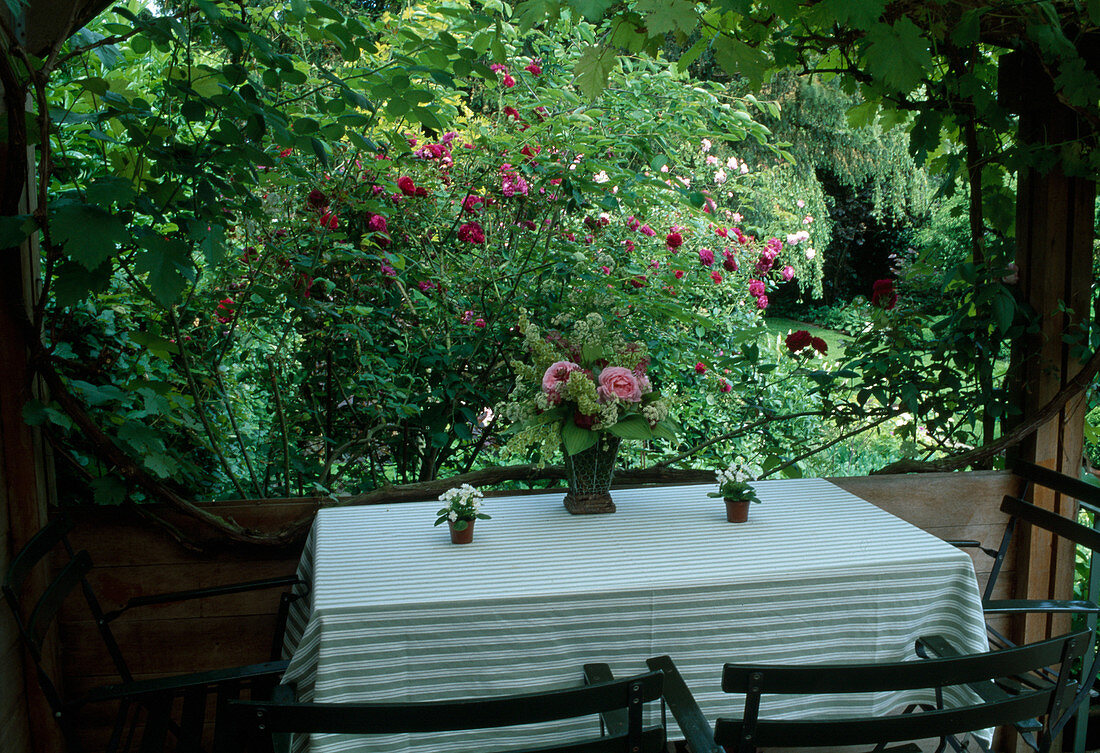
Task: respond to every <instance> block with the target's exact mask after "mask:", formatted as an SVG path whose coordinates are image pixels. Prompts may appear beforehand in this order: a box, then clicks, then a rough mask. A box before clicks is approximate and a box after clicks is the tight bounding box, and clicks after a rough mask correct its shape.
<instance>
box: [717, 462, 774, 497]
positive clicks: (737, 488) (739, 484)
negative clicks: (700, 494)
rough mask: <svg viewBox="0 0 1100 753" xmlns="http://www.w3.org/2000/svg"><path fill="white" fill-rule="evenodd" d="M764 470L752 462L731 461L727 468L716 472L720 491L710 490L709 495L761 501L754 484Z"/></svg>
mask: <svg viewBox="0 0 1100 753" xmlns="http://www.w3.org/2000/svg"><path fill="white" fill-rule="evenodd" d="M762 473H763V470H762V469H761V468H760V467H759V466H756V465H753V464H751V463H744V464H739V463H737V462H736V461H735V462H733V463H730V465H729V467H728V468H726V469H725V470H719V471H716V472H715V474H714V475H715V479H716V480H717V481H718V491H716V492H708V493H707V496H708V497H721V498H722V499H728V500H740V501H747V502H759V501H760V498H759V497H757V496H756V489H754V488H753V486H752V484H753V482H754V481H756V480H757V479H758V478H759V477H760V475H761V474H762Z"/></svg>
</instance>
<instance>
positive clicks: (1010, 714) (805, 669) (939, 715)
mask: <svg viewBox="0 0 1100 753" xmlns="http://www.w3.org/2000/svg"><path fill="white" fill-rule="evenodd" d="M1091 635H1092V631H1091V630H1083V631H1079V632H1076V633H1071V634H1069V635H1065V636H1061V637H1059V638H1054V639H1051V640H1048V641H1043V642H1041V643H1035V644H1031V645H1027V646H1018V647H1014V648H1009V649H1005V650H1001V651H991V652H988V653H983V654H972V655H963V656H952V657H949V658H941V659H927V660H919V661H908V662H892V663H888V664H881V663H880V664H849V665H824V664H807V665H802V666H791V665H759V664H757V665H746V664H727V665H725V668H724V670H723V673H722V689H723V690H724V691H726V692H729V693H743V694H745V703H744V710H743V713H742V718H741V719H726V718H723V719H719V720H718V723H717V724H716V725H715V742H717V743H718V744H719V745H722V746H724V747H725V748H726V749H727V750H729V751H731V753H732V752H733V751H737V753H750V752H751V751H753V750H754V749H755V748H756V747H781V748H785V747H821V746H842V745H862V744H872V743H873V744H876V745H882V744H886V743H893V742H899V741H903V740H921V739H925V738H929V737H941V738H942V737H945V736H950V735H957V734H962V733H965V732H973V731H976V730H981V729H986V728H989V727H997V726H1001V725H1004V724H1011V723H1014V722H1018V721H1022V720H1025V719H1029V718H1036V717H1043V718H1045V719H1046V720H1047V727H1046V729H1045V731H1044V735H1043V736H1041V738H1040V747H1041V749H1045V747H1046V745H1047V744H1048V743H1049V740H1050V738H1051V734H1050V731H1051V730H1056V729H1060V726H1058V725H1060V724H1061V723H1062V720H1063V718H1064V717H1065V716H1066V712H1067V710H1069V709H1070V708H1071V707H1072V705H1073V704H1066V703H1065V701H1066V699H1067V697H1070V696H1072V694H1073V692H1074V690H1075V689H1076V684H1075V683H1072V682H1070V681H1069V676H1070V672H1071V671H1072V667H1073V666H1074V665H1075V663H1076V662H1077V660H1078V659H1080V658H1081V656H1082V655H1083V654H1084V652H1085V650H1086V649H1087V648H1088V646H1089V639H1090V637H1091ZM1050 666H1059V667H1060V668H1061V669H1060V670H1059V671H1058V674H1057V677H1056V678H1054V679H1051V678H1050V676H1049V675H1046V676H1044V675H1040V674H1039V672H1040V671H1043V670H1045V668H1047V667H1050ZM1009 678H1011V680H1012V684H1011V685H1005V684H1003V683H1000V682H999V681H1001V680H1004V679H1009ZM995 683H997V684H996V685H995ZM949 686H961V688H960V692H961V693H963V694H965V695H964V696H963V697H964V699H966V700H961V701H959V702H957V703H956V704H955V705H954V706H953V707H948V708H942V707H941V708H933V707H931V706H922V707H921V708H924V709H926V710H924V711H920V712H918V713H911V714H899V715H886V716H883V715H881V714H876V715H867V716H859V715H852V716H849V717H848V718H835V717H819V718H805V717H803V718H802V719H798V720H790V719H769V718H767V717H766V715H765V716H764V718H761V713H765V714H766V703H764V704H762V703H761V697H762V696H763V695H765V694H783V695H792V694H794V695H798V694H810V693H815V694H845V693H863V692H887V691H909V690H919V689H923V690H926V691H928V693H927V700H926V701H924V702H923V703H926V704H927V703H930V702H931V699H932V697H933V692H932V691H936V693H935V697H936V698H940V697H941V696H940V693H939V691H941V690H942V689H944V688H947V687H949ZM1011 687H1015V688H1017V690H1015V691H1013V690H1010V689H1009V688H1011ZM987 689H988V691H989V692H987ZM762 706H763V708H764V709H765V711H764V712H761V708H762Z"/></svg>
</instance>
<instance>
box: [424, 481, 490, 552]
mask: <svg viewBox="0 0 1100 753" xmlns="http://www.w3.org/2000/svg"><path fill="white" fill-rule="evenodd" d="M482 499H484V495H482V493H481V490H480V489H478V488H476V487H473V486H470V485H469V484H463V485H462V486H459V487H455V488H453V489H448V490H447V491H445V492H443V494H441V495H440V496H439V501H440V502H445V503H446V506H445V507H444V508H443V509H442V510H440V511H439V512H438V513H436V515H438V516H439V518H438V519H437V520H436V521H435V524H436V525H439V524H440V523H443V522H444V521H446V522H447V524H448V526H449V527H450V529H451V542H452V543H455V544H468V543H470V542H471V541H472V540H473V538H474V521H475V520H489V519H490V516H489V515H486V514H485V513H483V512H481V501H482Z"/></svg>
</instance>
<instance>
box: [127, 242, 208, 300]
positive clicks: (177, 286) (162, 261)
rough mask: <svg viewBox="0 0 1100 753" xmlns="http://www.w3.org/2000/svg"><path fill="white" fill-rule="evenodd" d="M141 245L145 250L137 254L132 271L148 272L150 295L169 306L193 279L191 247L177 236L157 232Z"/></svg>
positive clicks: (193, 269)
mask: <svg viewBox="0 0 1100 753" xmlns="http://www.w3.org/2000/svg"><path fill="white" fill-rule="evenodd" d="M141 247H142V248H143V249H145V252H144V253H143V254H141V255H140V256H139V257H138V259H137V262H136V264H135V265H134V269H135V271H137V272H138V273H144V274H148V278H147V284H148V285H149V289H150V290H151V291H152V292H153V296H154V297H155V298H156V299H157V301H159V302H160V303H161V304H163V305H165V306H171V305H172V304H174V303H176V302H177V301H178V300H179V298H180V294H181V293H182V292H183V290H184V288H185V287H187V283H188V282H189V281H192V280H193V279H194V272H195V268H194V265H193V264H192V263H191V252H190V249H189V248H188V247H187V245H186V244H185V243H183V242H182V241H180V240H178V239H175V238H163V237H161V236H159V235H150V236H147V237H146V238H144V239H142V242H141Z"/></svg>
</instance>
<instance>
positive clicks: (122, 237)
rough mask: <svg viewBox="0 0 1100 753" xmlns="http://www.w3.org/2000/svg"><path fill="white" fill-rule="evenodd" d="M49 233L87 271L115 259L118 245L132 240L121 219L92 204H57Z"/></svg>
mask: <svg viewBox="0 0 1100 753" xmlns="http://www.w3.org/2000/svg"><path fill="white" fill-rule="evenodd" d="M50 231H51V233H52V238H53V241H54V242H55V243H63V244H65V252H66V253H67V254H68V255H69V256H70V257H71V258H73V259H74V260H76V261H78V262H80V263H81V264H82V265H84V268H85V269H87V270H88V271H91V270H93V269H96V268H97V267H99V266H100V265H101V264H103V262H105V261H107V260H108V259H110V258H111V257H112V256H114V255H115V252H116V251H117V250H118V247H119V245H121V244H124V243H126V242H127V241H129V239H130V234H129V233H128V232H127V230H126V223H125V221H124V220H123V219H122V218H121V217H119V216H118V215H115V214H112V213H111V212H108V211H107V210H105V209H100V208H99V207H96V206H91V205H89V204H55V205H54V210H53V212H51V213H50Z"/></svg>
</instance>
